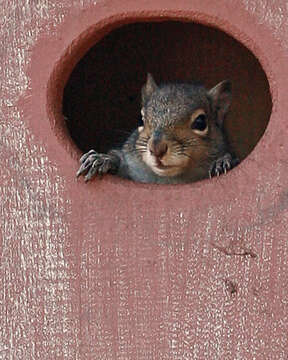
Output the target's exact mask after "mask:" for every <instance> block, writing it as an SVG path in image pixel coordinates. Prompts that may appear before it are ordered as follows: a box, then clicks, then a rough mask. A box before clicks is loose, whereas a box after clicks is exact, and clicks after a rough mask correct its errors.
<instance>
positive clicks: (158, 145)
mask: <svg viewBox="0 0 288 360" xmlns="http://www.w3.org/2000/svg"><path fill="white" fill-rule="evenodd" d="M149 150H150V152H151V154H153V155H154V156H156V157H157V158H158V159H161V158H162V157H163V156H164V155H165V154H166V153H167V150H168V146H167V144H166V143H165V142H163V141H161V142H159V141H158V140H156V141H155V140H153V141H152V142H151V144H150V146H149Z"/></svg>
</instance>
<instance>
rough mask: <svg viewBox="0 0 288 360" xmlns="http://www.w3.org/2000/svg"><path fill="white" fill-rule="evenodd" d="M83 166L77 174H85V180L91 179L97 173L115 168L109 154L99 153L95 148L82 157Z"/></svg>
mask: <svg viewBox="0 0 288 360" xmlns="http://www.w3.org/2000/svg"><path fill="white" fill-rule="evenodd" d="M80 163H81V166H80V168H79V170H78V171H77V173H76V176H77V177H79V176H80V175H84V174H86V175H85V177H84V181H85V182H87V181H89V180H91V179H92V178H93V177H94V176H95V175H96V174H98V175H102V174H106V173H107V172H109V171H110V170H111V169H112V168H113V161H112V159H111V157H110V156H109V155H107V154H99V153H97V152H96V151H95V150H90V151H88V152H87V153H86V154H84V155H83V156H82V157H81V158H80Z"/></svg>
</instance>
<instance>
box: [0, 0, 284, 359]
mask: <svg viewBox="0 0 288 360" xmlns="http://www.w3.org/2000/svg"><path fill="white" fill-rule="evenodd" d="M1 14H2V17H1V24H2V26H1V28H0V36H1V54H2V56H1V60H0V61H1V63H0V65H1V66H0V73H1V120H0V121H1V122H0V127H1V138H0V144H1V150H2V156H1V160H0V161H1V175H0V178H1V188H0V193H1V220H0V222H1V267H0V278H1V292H0V296H1V297H0V306H1V311H0V324H1V327H0V328H1V330H0V358H1V359H101V360H102V359H107V360H108V359H109V360H110V359H113V360H114V359H117V360H118V359H123V360H124V359H125V360H127V359H129V360H130V359H131V360H132V359H133V360H136V359H137V360H142V359H143V360H144V359H145V360H146V359H161V360H162V359H167V360H168V359H169V360H171V359H173V360H174V359H175V360H176V359H179V360H180V359H181V360H182V359H195V360H199V359H201V360H202V359H269V360H270V359H275V360H276V359H277V360H278V359H287V357H288V344H287V333H288V308H287V306H288V302H287V298H288V293H287V292H288V263H287V260H286V259H287V252H288V246H287V217H288V210H287V208H288V176H287V175H288V170H287V164H288V157H287V154H288V144H287V141H286V133H287V130H288V129H287V113H288V102H287V99H286V97H287V96H286V95H287V78H288V67H287V55H288V42H287V39H288V27H287V18H288V8H287V6H286V1H284V0H273V1H272V0H267V1H265V2H255V1H253V0H241V1H238V0H221V2H220V1H215V0H204V1H203V0H195V1H189V0H179V1H177V2H175V1H173V0H153V1H152V0H138V1H132V0H122V1H120V0H102V1H92V0H91V1H90V0H86V1H82V0H77V1H76V0H75V1H69V0H61V1H56V0H51V1H49V2H46V1H44V0H40V1H39V2H37V3H35V2H23V1H21V0H11V1H9V2H7V1H6V2H2V3H1ZM155 14H156V15H157V17H158V18H159V17H161V16H163V18H169V17H173V18H177V17H178V18H182V19H183V18H185V19H191V20H192V21H193V20H194V21H200V22H202V23H205V24H210V25H213V26H216V27H220V28H221V29H222V30H224V31H226V32H228V33H229V34H231V35H232V36H234V37H235V38H236V39H238V40H239V41H241V42H242V43H243V44H245V45H246V46H248V47H249V48H250V49H251V50H252V51H253V53H254V54H255V55H256V56H257V57H258V58H259V60H260V62H261V64H262V66H263V68H264V70H265V71H266V74H267V76H268V79H269V83H270V87H271V93H272V100H273V111H272V115H271V119H270V122H269V125H268V127H267V129H266V132H265V134H264V136H263V138H262V139H261V141H260V142H259V144H258V145H257V146H256V148H255V149H254V151H253V152H252V153H251V154H250V155H249V156H248V158H247V159H245V160H244V161H243V162H242V163H241V164H240V166H238V167H237V168H236V169H235V170H233V171H232V172H230V173H229V174H228V175H227V176H222V177H220V178H219V179H213V180H211V181H203V182H200V183H195V184H191V185H185V186H174V187H169V186H153V185H142V184H134V183H131V182H128V181H123V180H120V179H117V178H115V177H111V176H110V177H107V178H105V179H102V180H96V181H94V182H92V183H89V184H84V183H83V181H76V180H75V171H76V169H77V167H78V162H77V159H76V158H77V156H78V154H79V150H78V149H77V148H76V146H75V145H74V144H73V143H72V141H71V140H70V139H69V138H68V137H67V134H65V130H64V128H63V122H61V121H62V120H63V119H62V117H61V113H60V105H61V100H62V99H61V96H62V95H61V91H62V90H63V86H64V85H63V81H64V80H67V79H68V76H69V73H70V71H71V70H72V68H73V66H74V65H75V63H76V61H78V60H79V59H80V58H81V56H83V55H84V54H85V52H86V51H87V50H88V48H89V46H91V45H92V43H93V42H94V43H95V42H96V41H97V36H99V38H100V36H101V34H99V32H97V31H98V30H99V31H100V29H101V28H103V24H108V25H109V24H112V25H113V23H114V22H115V21H116V22H119V23H125V22H127V21H128V20H127V19H128V18H129V19H130V20H129V21H131V19H135V21H136V19H139V18H141V19H142V20H146V21H149V19H150V18H151V16H156V15H155ZM112 25H111V26H112ZM87 29H91V31H92V32H91V34H92V35H93V36H95V37H94V38H91V37H89V30H88V32H87ZM95 30H96V32H95ZM81 34H85V35H83V36H84V38H85V39H88V40H87V41H86V40H85V39H84V40H83V37H81V36H80V35H81ZM87 34H88V35H87ZM92 35H91V36H92ZM79 36H80V38H79ZM75 39H76V40H75ZM73 41H74V43H73ZM71 44H72V46H71V47H70V45H71ZM67 49H68V50H67ZM64 54H66V55H64ZM63 56H64V57H63ZM60 59H62V60H61V61H62V65H63V61H64V62H65V59H67V64H66V65H67V66H66V68H65V69H66V70H65V69H64V70H63V73H62V75H61V76H62V77H61V76H60V75H58V76H59V78H53V76H52V80H53V81H54V83H55V82H56V85H57V86H56V88H57V89H58V92H57V90H54V92H51V91H50V93H49V91H48V95H47V88H48V90H49V89H50V90H51V81H52V80H51V78H50V77H51V74H52V73H53V71H54V69H55V65H56V64H57V62H58V61H59V60H60ZM63 59H64V60H63ZM59 66H60V65H59ZM58 74H59V73H58ZM49 81H50V82H49ZM55 95H57V96H58V97H59V101H58V102H57V101H56V100H55ZM61 124H62V125H61Z"/></svg>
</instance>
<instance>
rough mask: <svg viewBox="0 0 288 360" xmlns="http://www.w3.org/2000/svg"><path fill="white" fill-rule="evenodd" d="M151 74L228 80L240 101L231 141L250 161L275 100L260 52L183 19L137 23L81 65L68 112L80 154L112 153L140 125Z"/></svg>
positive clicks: (230, 122) (69, 92)
mask: <svg viewBox="0 0 288 360" xmlns="http://www.w3.org/2000/svg"><path fill="white" fill-rule="evenodd" d="M147 72H150V73H152V75H153V76H154V78H155V80H156V82H158V83H161V82H173V81H178V82H179V81H181V82H190V81H195V80H197V81H200V82H202V83H203V84H204V85H205V86H206V87H207V88H210V87H213V86H214V85H216V84H217V83H218V82H220V81H222V80H224V79H229V80H231V81H232V85H233V101H232V106H231V110H230V112H229V115H228V117H227V119H226V123H225V126H226V131H227V133H228V139H229V141H230V143H231V146H232V148H233V149H234V151H235V153H236V155H237V156H238V157H239V158H240V159H243V158H245V157H246V156H247V155H248V154H249V153H250V152H251V151H252V149H253V148H254V147H255V145H256V144H257V142H258V141H259V139H260V138H261V136H262V135H263V133H264V131H265V128H266V126H267V123H268V121H269V118H270V114H271V108H272V101H271V95H270V91H269V84H268V80H267V77H266V75H265V72H264V70H263V69H262V67H261V65H260V63H259V61H258V60H257V58H256V57H255V56H254V55H253V53H252V52H251V51H250V50H249V49H248V48H247V47H245V46H244V45H242V44H241V43H240V42H238V41H237V40H235V39H234V38H232V37H231V36H229V35H228V34H226V33H225V32H223V31H221V30H218V29H216V28H212V27H209V26H205V25H201V24H198V23H197V24H196V23H191V22H190V23H189V22H182V21H163V22H142V23H141V22H138V23H130V24H126V25H122V26H119V27H118V28H116V29H113V30H112V31H110V32H109V33H108V34H107V35H106V36H104V37H102V39H100V40H99V41H98V42H97V43H96V44H94V45H93V46H92V47H91V46H90V48H89V50H88V51H87V52H86V53H85V54H84V56H83V57H82V58H81V59H80V61H79V62H78V63H77V64H76V66H74V68H73V70H72V72H71V73H70V77H69V78H68V81H67V82H66V85H65V88H64V92H63V102H62V111H63V114H64V116H65V118H66V125H67V129H68V133H69V134H70V136H71V138H72V139H73V142H74V143H75V144H76V145H77V147H78V149H80V150H81V151H83V152H85V151H88V150H90V149H91V148H93V149H95V150H97V151H99V152H105V151H107V150H108V149H110V148H111V147H113V146H117V145H119V144H120V143H121V142H123V141H124V140H125V138H126V137H127V136H128V134H129V132H130V131H131V130H132V129H135V128H136V127H137V126H138V120H139V114H140V92H141V87H142V85H143V84H144V82H145V81H146V76H147Z"/></svg>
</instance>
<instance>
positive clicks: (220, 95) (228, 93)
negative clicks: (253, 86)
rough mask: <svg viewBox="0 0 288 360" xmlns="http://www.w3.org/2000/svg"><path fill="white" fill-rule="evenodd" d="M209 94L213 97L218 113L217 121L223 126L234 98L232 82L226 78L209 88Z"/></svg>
mask: <svg viewBox="0 0 288 360" xmlns="http://www.w3.org/2000/svg"><path fill="white" fill-rule="evenodd" d="M208 94H209V95H210V97H211V98H212V101H213V107H214V110H215V111H216V113H217V119H216V121H217V123H218V125H220V126H222V124H223V120H224V119H225V116H226V114H227V112H228V110H229V107H230V104H231V98H232V84H231V82H230V81H228V80H224V81H222V82H220V83H219V84H217V85H216V86H214V87H213V88H212V89H211V90H209V92H208Z"/></svg>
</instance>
